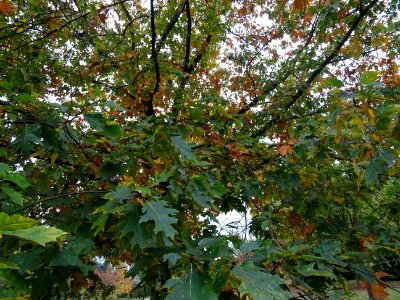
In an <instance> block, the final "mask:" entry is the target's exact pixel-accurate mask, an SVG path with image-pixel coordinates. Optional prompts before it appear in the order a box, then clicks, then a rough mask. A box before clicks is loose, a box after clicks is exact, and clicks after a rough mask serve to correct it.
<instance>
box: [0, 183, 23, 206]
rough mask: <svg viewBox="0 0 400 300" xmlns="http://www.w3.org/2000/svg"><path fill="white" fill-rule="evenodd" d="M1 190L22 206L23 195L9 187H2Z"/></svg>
mask: <svg viewBox="0 0 400 300" xmlns="http://www.w3.org/2000/svg"><path fill="white" fill-rule="evenodd" d="M1 189H2V190H3V192H4V193H5V194H6V195H7V196H8V197H9V198H10V200H11V201H12V202H14V203H15V204H18V205H20V206H22V205H23V204H24V197H23V196H22V194H21V193H19V192H17V191H16V190H14V189H12V188H10V187H5V186H4V187H2V188H1Z"/></svg>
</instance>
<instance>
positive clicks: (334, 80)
mask: <svg viewBox="0 0 400 300" xmlns="http://www.w3.org/2000/svg"><path fill="white" fill-rule="evenodd" d="M321 86H322V87H329V86H333V87H337V88H341V87H343V86H344V83H343V82H342V81H341V80H339V79H337V78H328V79H327V80H325V81H324V82H323V83H322V84H321Z"/></svg>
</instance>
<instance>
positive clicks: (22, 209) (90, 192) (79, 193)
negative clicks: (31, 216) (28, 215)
mask: <svg viewBox="0 0 400 300" xmlns="http://www.w3.org/2000/svg"><path fill="white" fill-rule="evenodd" d="M108 192H110V191H108V190H107V191H82V192H73V193H66V194H58V195H54V196H50V197H47V198H44V199H41V200H38V201H35V202H32V203H30V204H28V205H25V206H24V207H21V208H18V209H16V210H14V211H12V212H10V215H13V214H16V213H19V212H21V211H24V210H25V209H28V208H31V207H34V206H35V205H38V204H41V203H44V202H48V201H51V200H55V199H58V198H62V197H70V196H77V195H84V194H104V193H108Z"/></svg>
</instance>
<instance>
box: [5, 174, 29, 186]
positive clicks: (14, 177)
mask: <svg viewBox="0 0 400 300" xmlns="http://www.w3.org/2000/svg"><path fill="white" fill-rule="evenodd" d="M3 178H4V180H7V181H11V182H13V183H15V184H16V185H18V186H19V187H20V188H21V189H26V188H27V187H28V186H29V182H28V180H26V179H25V177H23V176H21V175H20V174H17V173H11V174H7V175H4V176H3Z"/></svg>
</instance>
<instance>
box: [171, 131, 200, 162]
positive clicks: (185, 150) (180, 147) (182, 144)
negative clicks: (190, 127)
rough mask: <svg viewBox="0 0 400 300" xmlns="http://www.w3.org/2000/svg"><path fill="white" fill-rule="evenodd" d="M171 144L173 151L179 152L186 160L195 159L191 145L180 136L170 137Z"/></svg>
mask: <svg viewBox="0 0 400 300" xmlns="http://www.w3.org/2000/svg"><path fill="white" fill-rule="evenodd" d="M171 141H172V145H173V146H174V148H175V151H176V152H178V153H179V154H181V155H182V156H183V157H184V158H185V159H187V160H196V155H195V154H194V153H193V152H192V146H191V145H189V144H188V143H186V141H185V139H183V138H182V137H181V136H173V137H171Z"/></svg>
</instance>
